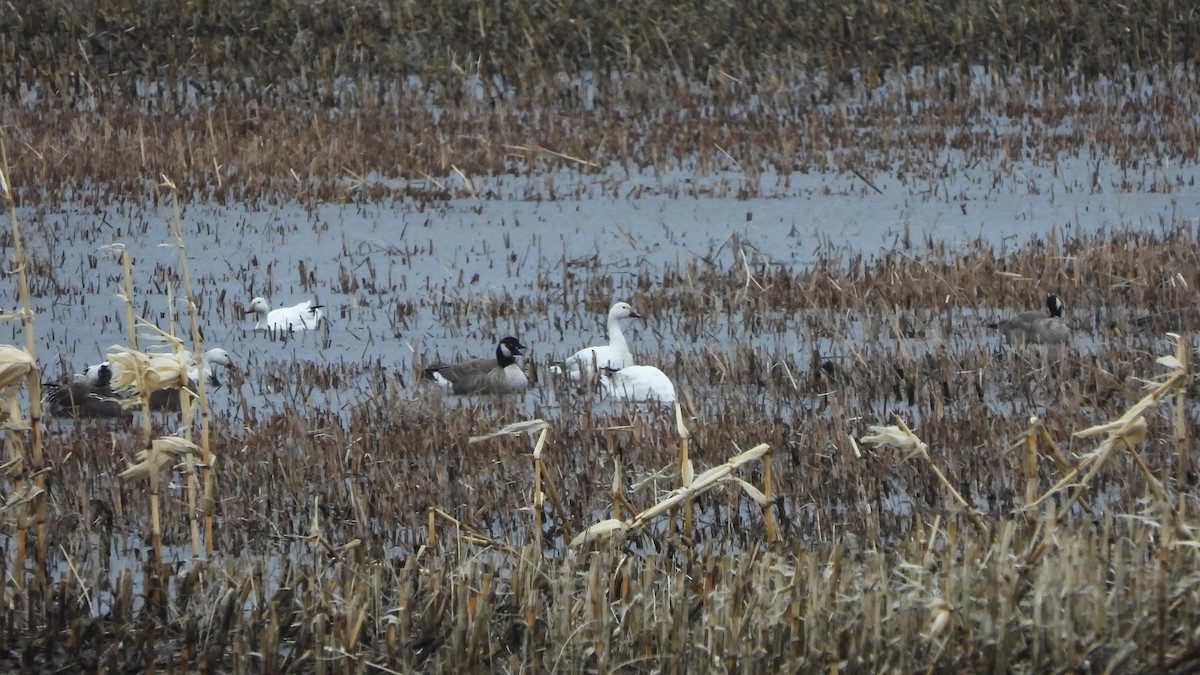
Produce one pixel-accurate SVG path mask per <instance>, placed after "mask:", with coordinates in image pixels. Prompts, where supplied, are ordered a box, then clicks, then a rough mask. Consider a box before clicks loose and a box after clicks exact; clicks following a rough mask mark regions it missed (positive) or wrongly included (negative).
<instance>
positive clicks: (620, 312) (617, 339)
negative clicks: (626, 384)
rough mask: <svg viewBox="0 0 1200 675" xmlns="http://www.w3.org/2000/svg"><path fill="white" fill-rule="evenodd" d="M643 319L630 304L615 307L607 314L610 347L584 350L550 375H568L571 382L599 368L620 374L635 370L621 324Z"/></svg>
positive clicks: (615, 305) (564, 362) (604, 346)
mask: <svg viewBox="0 0 1200 675" xmlns="http://www.w3.org/2000/svg"><path fill="white" fill-rule="evenodd" d="M640 318H642V315H641V314H638V313H637V312H636V311H634V309H633V307H631V306H630V305H629V303H628V302H618V303H616V304H614V305H613V306H612V307H611V308H610V309H609V310H608V344H606V345H598V346H595V347H585V348H584V349H581V350H579V351H577V352H575V354H574V355H572V356H571V357H570V358H568V359H566V360H565V361H563V363H562V366H561V367H560V366H551V367H550V372H552V373H555V374H556V375H566V376H567V377H569V378H570V379H572V380H582V379H585V378H587V377H589V376H591V375H592V373H594V372H596V371H595V369H596V368H612V369H614V370H619V369H621V368H625V367H627V366H632V365H633V354H631V353H629V345H628V344H627V343H626V342H625V333H623V332H622V331H621V322H622V321H624V320H626V319H640Z"/></svg>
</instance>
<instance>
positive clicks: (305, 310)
mask: <svg viewBox="0 0 1200 675" xmlns="http://www.w3.org/2000/svg"><path fill="white" fill-rule="evenodd" d="M246 314H253V315H254V317H255V319H256V321H255V323H254V330H266V331H272V332H274V331H286V332H291V331H294V330H311V329H314V328H316V327H317V326H319V325H320V323H321V321H322V320H324V318H325V314H324V312H322V311H321V305H318V304H317V303H315V302H313V301H312V300H305V301H304V302H301V303H299V304H296V305H294V306H292V307H280V308H279V309H271V305H270V303H268V302H267V299H266V298H263V297H261V296H260V297H257V298H254V299H253V300H251V301H250V309H248V310H246Z"/></svg>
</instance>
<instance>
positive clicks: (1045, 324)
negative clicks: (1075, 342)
mask: <svg viewBox="0 0 1200 675" xmlns="http://www.w3.org/2000/svg"><path fill="white" fill-rule="evenodd" d="M1046 309H1047V311H1049V312H1050V314H1049V316H1047V315H1046V314H1043V313H1041V312H1021V313H1020V314H1018V315H1016V316H1014V317H1013V318H1011V319H1007V320H1005V321H1001V322H999V323H992V324H988V327H989V328H998V329H1000V332H1001V333H1004V337H1006V338H1007V339H1008V341H1009V342H1010V343H1016V344H1026V343H1040V344H1064V343H1067V342H1070V341H1071V328H1070V327H1069V326H1067V322H1066V321H1063V318H1062V313H1063V301H1062V298H1059V297H1058V296H1057V295H1055V294H1053V293H1051V294H1050V295H1047V296H1046Z"/></svg>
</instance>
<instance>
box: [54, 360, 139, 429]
mask: <svg viewBox="0 0 1200 675" xmlns="http://www.w3.org/2000/svg"><path fill="white" fill-rule="evenodd" d="M111 382H112V369H111V368H109V367H108V363H107V362H105V363H101V364H99V365H96V366H92V367H91V368H88V369H87V372H86V373H84V374H83V375H76V376H75V379H74V380H73V381H72V382H70V383H68V384H64V385H62V386H59V387H56V388H54V389H53V390H51V391H50V392H49V393H47V394H46V411H47V412H49V413H50V414H51V415H53V416H54V417H120V416H122V415H124V414H125V408H124V406H122V405H121V397H119V396H117V395H116V394H115V393H114V392H113V390H112V389H111V388H110V386H109V385H110V383H111Z"/></svg>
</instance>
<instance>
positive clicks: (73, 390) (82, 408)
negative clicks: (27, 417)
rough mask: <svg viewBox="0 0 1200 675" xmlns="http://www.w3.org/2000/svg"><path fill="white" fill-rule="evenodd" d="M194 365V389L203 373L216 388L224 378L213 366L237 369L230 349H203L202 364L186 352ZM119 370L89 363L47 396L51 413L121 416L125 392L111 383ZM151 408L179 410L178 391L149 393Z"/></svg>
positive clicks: (190, 374) (191, 377) (191, 371)
mask: <svg viewBox="0 0 1200 675" xmlns="http://www.w3.org/2000/svg"><path fill="white" fill-rule="evenodd" d="M186 356H187V358H188V360H189V361H191V362H192V363H193V367H192V368H190V369H189V370H188V379H189V380H190V381H191V386H192V389H193V390H195V389H196V388H197V385H198V384H199V382H200V377H201V374H202V373H203V376H204V379H205V381H206V382H207V384H208V386H210V387H213V388H217V387H220V386H221V380H220V379H219V378H218V377H217V373H216V370H215V368H214V366H224V367H226V368H231V369H232V368H235V367H236V366H235V365H234V363H233V359H232V358H230V356H229V352H227V351H225V350H224V349H221V348H220V347H216V348H213V349H210V350H208V351H207V352H204V356H203V357H202V358H201V360H200V363H199V364H196V363H195V357H194V356H192V354H191V352H186ZM117 371H118V369H117V368H115V367H114V366H113V365H112V364H111V363H109V362H108V361H104V362H102V363H97V364H95V365H91V366H88V367H87V368H86V369H85V370H84V371H83V374H81V375H76V376H75V379H74V381H72V382H71V383H70V384H68V385H64V386H61V387H57V388H55V389H54V390H53V391H51V392H50V393H49V395H48V396H47V397H46V402H47V405H48V407H49V409H50V414H51V415H53V416H55V417H120V416H122V415H125V414H127V413H128V412H129V410H130V409H128V408H126V407H125V406H124V405H123V403H124V402H125V401H126V399H127V395H126V394H117V393H115V392H114V391H113V390H112V388H111V386H110V384H111V382H112V379H113V376H114V375H116V373H117ZM150 409H151V410H179V390H177V389H159V390H158V391H154V392H151V393H150Z"/></svg>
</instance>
